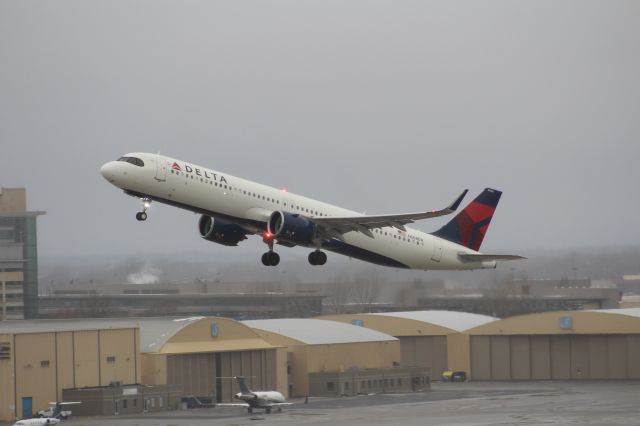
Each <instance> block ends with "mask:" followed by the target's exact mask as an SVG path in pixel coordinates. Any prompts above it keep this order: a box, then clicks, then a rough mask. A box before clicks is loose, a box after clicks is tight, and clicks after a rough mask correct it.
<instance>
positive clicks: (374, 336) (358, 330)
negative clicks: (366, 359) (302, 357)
mask: <svg viewBox="0 0 640 426" xmlns="http://www.w3.org/2000/svg"><path fill="white" fill-rule="evenodd" d="M242 323H243V324H245V325H247V326H249V327H251V328H255V329H259V330H264V331H268V332H271V333H277V334H281V335H283V336H285V337H288V338H290V339H295V340H298V341H300V342H302V343H306V344H308V345H322V344H331V343H359V342H383V341H392V340H398V339H396V338H395V337H393V336H389V335H388V334H384V333H381V332H379V331H375V330H371V329H368V328H365V327H359V326H357V325H352V324H347V323H343V322H338V321H329V320H320V319H310V318H304V319H301V318H286V319H266V320H249V321H242Z"/></svg>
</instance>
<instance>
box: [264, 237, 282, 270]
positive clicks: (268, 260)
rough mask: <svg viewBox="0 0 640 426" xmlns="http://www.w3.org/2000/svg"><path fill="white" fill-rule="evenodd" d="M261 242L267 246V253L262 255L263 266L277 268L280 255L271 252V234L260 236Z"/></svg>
mask: <svg viewBox="0 0 640 426" xmlns="http://www.w3.org/2000/svg"><path fill="white" fill-rule="evenodd" d="M262 241H264V242H265V244H267V245H268V246H269V251H268V252H266V253H264V254H263V255H262V264H263V265H264V266H277V265H278V264H279V263H280V255H279V254H278V253H276V252H275V251H273V234H272V233H271V232H268V231H267V232H265V233H264V234H262Z"/></svg>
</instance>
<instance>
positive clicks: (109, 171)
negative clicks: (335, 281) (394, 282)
mask: <svg viewBox="0 0 640 426" xmlns="http://www.w3.org/2000/svg"><path fill="white" fill-rule="evenodd" d="M100 171H101V173H102V176H104V178H105V179H106V180H107V181H109V182H110V183H111V184H113V185H115V186H116V187H118V188H121V189H123V190H124V192H125V193H126V194H128V195H131V196H134V197H137V198H140V199H141V201H142V211H140V212H138V213H137V214H136V218H137V219H138V220H139V221H144V220H146V219H147V210H148V209H149V206H150V205H151V202H152V201H158V202H161V203H165V204H169V205H172V206H175V207H179V208H182V209H185V210H189V211H192V212H194V213H199V214H201V215H202V216H201V217H200V220H199V222H198V230H199V232H200V236H201V237H202V238H204V239H206V240H208V241H211V242H214V243H218V244H222V245H226V246H237V245H238V243H239V242H240V241H242V240H245V239H246V238H247V235H261V236H262V239H263V241H264V242H265V243H266V244H267V246H268V247H269V251H267V252H266V253H264V254H263V255H262V263H263V264H264V265H265V266H276V265H278V263H279V262H280V256H279V255H278V253H276V252H275V251H274V250H273V246H274V242H275V243H277V244H279V245H282V246H285V247H294V246H302V247H308V248H310V249H312V250H313V251H311V253H310V254H309V263H310V264H312V265H324V264H325V263H326V261H327V255H326V254H325V252H324V251H322V249H324V250H329V251H332V252H334V253H339V254H342V255H345V256H349V257H354V258H357V259H361V260H364V261H367V262H371V263H376V264H378V265H384V266H391V267H395V268H406V269H423V270H430V269H438V270H469V269H487V268H489V269H493V268H495V267H496V264H497V261H499V260H516V259H522V257H521V256H514V255H504V254H486V253H480V252H479V250H480V245H481V244H482V240H483V239H484V236H485V234H486V232H487V229H488V228H489V223H490V222H491V218H492V217H493V213H494V212H495V210H496V206H497V205H498V201H499V200H500V196H501V195H502V193H501V192H500V191H497V190H495V189H490V188H487V189H485V190H484V191H483V192H482V193H481V194H480V195H479V196H478V197H477V198H476V199H475V200H473V201H472V202H471V203H470V204H469V205H467V206H466V207H465V208H464V209H463V210H462V211H461V212H460V213H459V214H458V215H457V216H456V217H454V218H453V219H452V220H451V221H450V222H449V223H447V224H446V225H445V226H443V227H442V228H440V229H439V230H437V231H435V232H432V233H430V234H428V233H425V232H421V231H418V230H415V229H410V228H407V227H406V226H405V225H407V224H409V223H413V222H415V221H417V220H420V219H428V218H434V217H439V216H443V215H447V214H450V213H453V212H454V211H455V210H456V209H457V208H458V206H459V205H460V203H461V202H462V199H463V198H464V196H465V195H466V193H467V191H466V190H465V191H464V192H463V193H462V194H461V195H460V196H458V197H457V198H456V199H455V201H454V202H453V203H451V204H450V205H448V206H447V207H445V208H443V209H440V210H430V211H423V212H416V213H401V214H386V215H364V214H359V213H357V212H354V211H351V210H347V209H344V208H341V207H337V206H334V205H331V204H327V203H323V202H320V201H317V200H313V199H311V198H307V197H303V196H301V195H296V194H292V193H290V192H287V191H285V190H280V189H276V188H272V187H269V186H266V185H262V184H260V183H256V182H251V181H249V180H246V179H242V178H239V177H235V176H231V175H229V174H227V173H222V172H219V171H215V170H213V169H209V168H206V167H201V166H196V165H195V164H193V163H187V162H184V161H181V160H178V159H175V158H170V157H166V156H164V155H160V154H149V153H144V152H138V153H131V154H127V155H125V156H123V157H120V158H119V159H118V160H117V161H110V162H108V163H106V164H104V165H103V166H102V168H101V169H100Z"/></svg>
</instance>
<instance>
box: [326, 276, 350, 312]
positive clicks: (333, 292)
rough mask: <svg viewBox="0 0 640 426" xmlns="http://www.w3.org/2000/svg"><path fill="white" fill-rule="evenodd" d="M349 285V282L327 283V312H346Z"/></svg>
mask: <svg viewBox="0 0 640 426" xmlns="http://www.w3.org/2000/svg"><path fill="white" fill-rule="evenodd" d="M349 287H350V284H348V283H344V282H340V281H332V282H330V283H327V287H326V288H327V291H326V293H327V298H326V299H325V303H326V306H327V310H328V311H329V313H332V314H343V313H345V312H346V310H347V309H346V308H347V303H348V302H349Z"/></svg>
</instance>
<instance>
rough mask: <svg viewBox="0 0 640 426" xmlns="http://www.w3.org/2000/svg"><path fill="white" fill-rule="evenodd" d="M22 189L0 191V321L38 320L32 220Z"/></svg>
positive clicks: (34, 230)
mask: <svg viewBox="0 0 640 426" xmlns="http://www.w3.org/2000/svg"><path fill="white" fill-rule="evenodd" d="M43 214H44V212H30V211H27V195H26V191H25V189H24V188H0V320H12V319H23V318H37V317H38V250H37V235H36V218H37V217H38V216H39V215H43Z"/></svg>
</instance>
